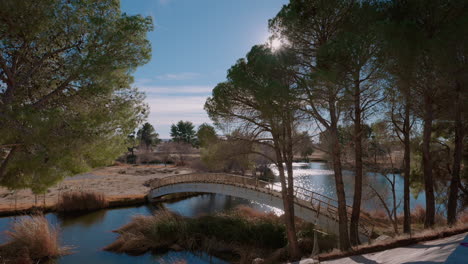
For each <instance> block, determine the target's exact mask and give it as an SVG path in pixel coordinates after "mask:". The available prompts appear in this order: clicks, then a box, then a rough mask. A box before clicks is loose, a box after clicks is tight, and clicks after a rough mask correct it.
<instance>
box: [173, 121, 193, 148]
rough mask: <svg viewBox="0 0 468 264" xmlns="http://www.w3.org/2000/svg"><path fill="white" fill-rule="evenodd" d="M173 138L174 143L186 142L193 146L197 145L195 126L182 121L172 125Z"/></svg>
mask: <svg viewBox="0 0 468 264" xmlns="http://www.w3.org/2000/svg"><path fill="white" fill-rule="evenodd" d="M171 137H172V140H173V141H174V142H184V143H188V144H191V145H192V146H195V145H196V144H197V137H196V132H195V126H194V125H193V123H192V122H190V121H185V122H184V121H182V120H180V121H179V122H178V123H177V124H172V126H171Z"/></svg>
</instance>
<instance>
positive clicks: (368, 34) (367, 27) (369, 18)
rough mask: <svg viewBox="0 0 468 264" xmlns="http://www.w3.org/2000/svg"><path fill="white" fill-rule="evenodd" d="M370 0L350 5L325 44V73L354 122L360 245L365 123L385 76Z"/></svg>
mask: <svg viewBox="0 0 468 264" xmlns="http://www.w3.org/2000/svg"><path fill="white" fill-rule="evenodd" d="M377 9H378V6H377V5H376V4H375V3H373V2H371V1H359V2H356V3H355V4H354V5H352V7H351V9H350V15H349V16H348V20H347V21H348V22H347V23H346V24H343V25H342V29H341V31H340V33H339V34H337V36H336V37H335V38H334V39H332V40H330V41H329V43H328V44H327V51H326V52H327V57H328V58H327V59H328V60H329V61H333V63H329V68H328V69H327V72H328V74H333V75H334V76H336V77H337V78H336V79H335V81H336V82H337V85H343V86H344V87H345V91H346V95H347V97H348V98H347V99H346V100H347V101H348V102H349V109H350V111H349V117H350V119H351V121H352V123H353V130H354V131H353V132H352V139H353V148H354V170H355V176H354V179H355V184H354V197H353V209H352V213H351V219H350V241H351V244H353V245H357V244H359V218H360V215H361V200H362V185H363V182H362V178H363V169H364V168H363V160H362V159H363V147H362V144H363V143H362V141H363V136H364V133H365V130H363V127H364V122H365V120H366V118H367V117H368V116H370V115H371V114H372V110H373V109H374V108H375V107H376V105H377V104H378V103H380V102H382V101H383V96H382V94H383V93H382V87H383V84H384V82H383V80H384V79H385V77H386V76H385V74H384V71H383V67H382V66H383V64H382V61H381V59H380V58H381V56H380V53H381V52H382V43H381V40H380V38H379V36H378V34H377V32H378V30H379V27H378V22H379V20H380V14H379V12H378V11H377Z"/></svg>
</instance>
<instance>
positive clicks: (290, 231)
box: [274, 140, 300, 259]
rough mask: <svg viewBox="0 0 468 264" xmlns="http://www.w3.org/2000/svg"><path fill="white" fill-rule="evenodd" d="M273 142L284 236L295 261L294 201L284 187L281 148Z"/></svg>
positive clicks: (296, 254)
mask: <svg viewBox="0 0 468 264" xmlns="http://www.w3.org/2000/svg"><path fill="white" fill-rule="evenodd" d="M274 141H275V142H274V145H275V152H276V160H277V166H278V171H279V176H280V182H281V196H282V198H283V207H284V218H285V222H286V223H285V224H286V236H287V238H288V249H289V254H290V255H291V257H292V258H293V259H295V258H297V257H299V256H300V254H299V245H298V243H297V235H296V226H295V223H294V200H292V199H291V196H290V195H289V191H288V186H287V185H286V176H285V173H284V166H283V161H284V159H283V155H282V154H281V147H280V145H279V142H278V140H274Z"/></svg>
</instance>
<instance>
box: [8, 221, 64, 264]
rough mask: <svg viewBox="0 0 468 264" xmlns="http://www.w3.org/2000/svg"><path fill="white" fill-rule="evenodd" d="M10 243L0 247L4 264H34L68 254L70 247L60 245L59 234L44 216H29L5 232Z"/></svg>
mask: <svg viewBox="0 0 468 264" xmlns="http://www.w3.org/2000/svg"><path fill="white" fill-rule="evenodd" d="M5 233H6V235H7V237H8V242H6V243H5V244H3V245H0V256H1V258H0V260H1V261H3V263H33V261H39V260H42V259H47V258H54V257H58V256H61V255H65V254H68V253H69V251H70V248H69V247H61V246H60V244H59V232H58V230H57V229H56V228H55V227H52V226H51V225H50V224H49V222H48V221H47V219H46V218H45V217H44V216H27V217H24V218H21V219H20V220H18V221H16V222H14V223H13V225H12V227H11V230H9V231H5Z"/></svg>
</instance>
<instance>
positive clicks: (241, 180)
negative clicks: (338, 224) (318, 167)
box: [151, 173, 374, 235]
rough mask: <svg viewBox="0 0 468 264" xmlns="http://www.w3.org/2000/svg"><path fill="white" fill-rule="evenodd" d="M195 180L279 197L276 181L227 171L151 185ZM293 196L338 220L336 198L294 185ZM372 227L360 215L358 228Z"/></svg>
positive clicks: (368, 231) (366, 230) (171, 178)
mask: <svg viewBox="0 0 468 264" xmlns="http://www.w3.org/2000/svg"><path fill="white" fill-rule="evenodd" d="M197 182H206V183H222V184H230V185H242V186H243V187H245V188H254V189H258V190H261V189H263V190H265V191H267V192H269V193H271V194H275V195H276V196H279V197H281V189H282V188H281V185H280V184H278V183H277V182H274V181H271V180H270V181H268V180H267V181H265V180H260V179H258V178H253V177H249V176H241V175H233V174H227V173H202V174H201V173H190V174H180V175H171V176H166V177H164V178H160V179H157V180H156V181H155V182H153V184H152V185H151V187H153V188H158V187H162V186H167V185H172V184H178V183H197ZM294 197H295V199H296V201H295V202H298V201H301V200H302V202H303V203H304V202H305V203H306V204H307V205H308V206H311V207H312V208H313V209H314V210H315V211H316V212H317V215H319V214H323V215H327V217H329V218H331V219H334V220H336V221H338V200H336V199H334V198H331V197H328V196H326V195H323V194H320V193H317V192H314V191H311V190H308V189H305V188H303V187H300V186H294ZM346 208H347V210H346V212H347V215H348V219H349V218H350V217H351V212H352V207H351V206H349V205H346ZM373 227H374V224H373V223H372V222H371V221H368V220H366V218H363V217H361V219H360V220H359V228H360V229H361V232H362V233H364V234H367V235H370V234H371V233H372V230H373Z"/></svg>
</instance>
